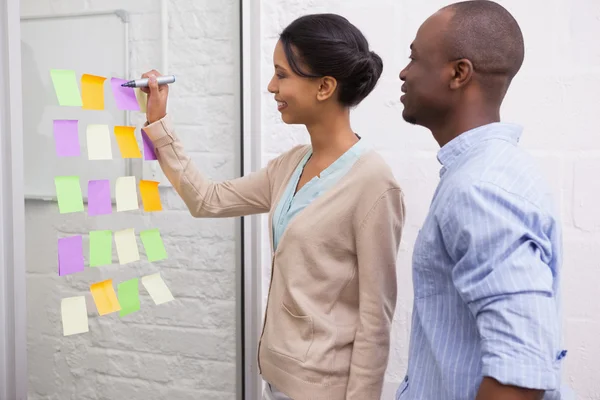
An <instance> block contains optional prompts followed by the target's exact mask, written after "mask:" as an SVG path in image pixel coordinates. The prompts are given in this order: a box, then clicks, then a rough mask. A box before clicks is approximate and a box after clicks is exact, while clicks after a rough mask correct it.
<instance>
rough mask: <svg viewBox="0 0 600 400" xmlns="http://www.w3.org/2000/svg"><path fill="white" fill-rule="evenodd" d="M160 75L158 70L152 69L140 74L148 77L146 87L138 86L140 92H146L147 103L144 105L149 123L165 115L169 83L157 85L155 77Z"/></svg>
mask: <svg viewBox="0 0 600 400" xmlns="http://www.w3.org/2000/svg"><path fill="white" fill-rule="evenodd" d="M159 76H161V74H160V72H158V71H157V70H155V69H153V70H152V71H148V72H146V73H145V74H143V75H142V78H148V80H149V81H148V87H143V88H140V89H141V91H142V92H144V93H146V94H148V104H147V105H146V119H147V121H148V123H149V124H151V123H153V122H156V121H158V120H159V119H161V118H164V117H165V115H167V97H169V85H160V86H159V85H158V83H157V82H156V78H158V77H159Z"/></svg>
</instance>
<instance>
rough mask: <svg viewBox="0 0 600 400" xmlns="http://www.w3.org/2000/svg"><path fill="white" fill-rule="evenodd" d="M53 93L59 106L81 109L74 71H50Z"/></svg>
mask: <svg viewBox="0 0 600 400" xmlns="http://www.w3.org/2000/svg"><path fill="white" fill-rule="evenodd" d="M50 76H51V77H52V83H53V84H54V91H55V92H56V97H57V98H58V104H60V105H61V106H75V107H81V106H82V105H83V103H82V102H81V94H80V93H79V87H78V86H77V77H76V76H75V71H72V70H69V69H52V70H50Z"/></svg>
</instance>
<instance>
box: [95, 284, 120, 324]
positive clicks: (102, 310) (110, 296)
mask: <svg viewBox="0 0 600 400" xmlns="http://www.w3.org/2000/svg"><path fill="white" fill-rule="evenodd" d="M90 291H91V292H92V297H93V298H94V303H96V308H97V309H98V314H100V315H106V314H110V313H114V312H116V311H121V305H120V304H119V300H118V299H117V294H116V293H115V289H114V288H113V284H112V279H107V280H105V281H102V282H97V283H93V284H92V286H90Z"/></svg>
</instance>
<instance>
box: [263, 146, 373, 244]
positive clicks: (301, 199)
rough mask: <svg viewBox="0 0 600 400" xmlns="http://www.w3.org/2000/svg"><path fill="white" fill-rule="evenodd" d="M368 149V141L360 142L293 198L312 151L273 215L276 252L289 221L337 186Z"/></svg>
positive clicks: (303, 161) (301, 165) (302, 162)
mask: <svg viewBox="0 0 600 400" xmlns="http://www.w3.org/2000/svg"><path fill="white" fill-rule="evenodd" d="M368 148H369V147H368V146H367V144H366V143H365V140H364V139H360V140H359V141H358V142H356V143H355V144H354V146H352V147H351V148H350V149H348V151H346V152H345V153H344V154H342V156H341V157H340V158H338V159H337V160H335V161H334V162H333V164H331V165H330V166H329V167H327V168H326V169H325V170H324V171H323V172H321V174H320V176H315V177H314V178H312V179H311V180H310V182H308V183H307V184H306V185H304V186H303V187H302V188H301V189H300V190H299V191H298V192H297V193H296V194H294V192H295V191H296V187H298V181H299V180H300V176H301V175H302V171H303V170H304V166H305V165H306V163H307V162H308V160H309V159H310V157H311V156H312V148H311V149H310V150H309V151H308V153H307V154H306V155H305V156H304V158H303V159H302V160H301V161H300V163H299V164H298V166H297V167H296V169H295V170H294V173H293V174H292V177H291V178H290V181H289V182H288V185H287V187H286V189H285V192H284V193H283V195H282V196H281V199H280V200H279V204H277V208H276V209H275V213H274V214H273V247H274V249H275V250H276V249H277V245H278V244H279V240H280V239H281V235H283V232H285V229H286V227H287V226H288V224H289V223H290V221H291V220H292V219H293V218H294V217H295V216H296V215H297V214H298V213H299V212H300V211H302V210H303V209H304V208H306V207H307V206H308V205H309V204H310V203H311V202H312V201H313V200H315V199H316V198H318V197H319V196H321V195H322V194H323V193H325V192H326V191H327V190H329V189H330V188H332V187H333V186H334V185H335V184H336V183H338V182H339V180H340V179H342V178H343V177H344V175H346V173H348V171H350V169H351V168H352V166H353V165H354V163H355V162H356V161H357V160H358V159H359V158H360V157H361V155H362V154H363V153H365V151H366V150H368Z"/></svg>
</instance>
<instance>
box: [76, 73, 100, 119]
mask: <svg viewBox="0 0 600 400" xmlns="http://www.w3.org/2000/svg"><path fill="white" fill-rule="evenodd" d="M105 80H106V78H105V77H103V76H96V75H90V74H83V75H82V76H81V99H82V101H83V108H84V109H85V110H104V81H105Z"/></svg>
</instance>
